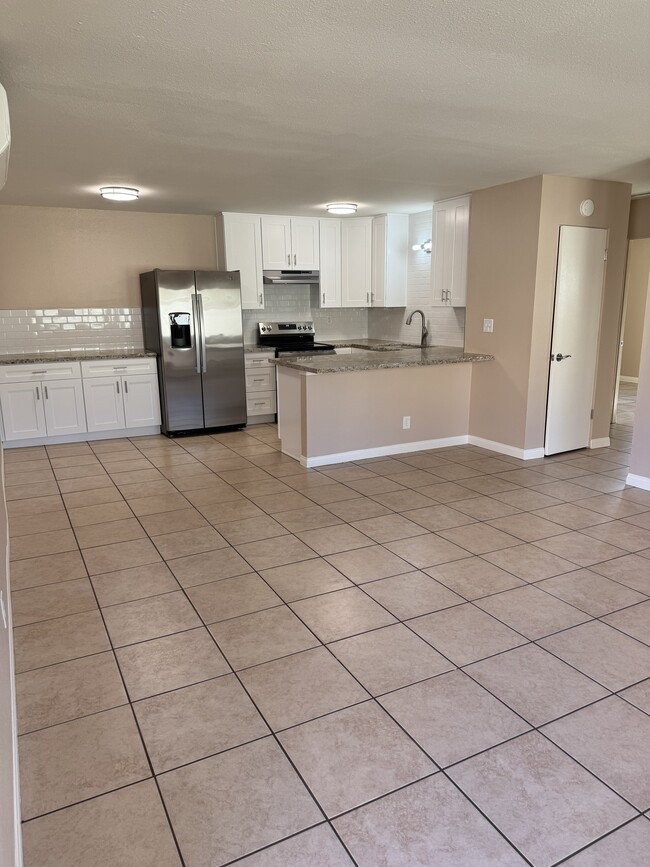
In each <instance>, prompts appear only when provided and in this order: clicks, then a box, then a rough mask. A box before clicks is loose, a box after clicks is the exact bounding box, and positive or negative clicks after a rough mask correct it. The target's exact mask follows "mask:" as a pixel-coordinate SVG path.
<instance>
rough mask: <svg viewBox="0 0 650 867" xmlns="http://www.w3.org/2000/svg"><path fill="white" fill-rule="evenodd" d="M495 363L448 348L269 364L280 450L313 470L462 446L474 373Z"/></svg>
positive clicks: (372, 352) (299, 358)
mask: <svg viewBox="0 0 650 867" xmlns="http://www.w3.org/2000/svg"><path fill="white" fill-rule="evenodd" d="M492 360H493V356H490V355H475V354H471V353H465V352H463V350H462V349H456V348H451V347H424V348H420V347H408V348H404V347H394V348H393V349H392V351H377V350H376V349H374V348H373V350H369V351H360V352H356V353H354V354H351V355H326V354H321V355H317V356H297V357H293V356H290V357H283V358H278V359H274V360H273V363H274V364H275V365H276V369H277V386H278V426H279V436H280V440H281V444H282V445H281V448H282V451H283V452H284V453H285V454H287V455H290V456H291V457H293V458H296V459H297V460H299V461H300V462H301V464H302V465H303V466H305V467H317V466H323V465H326V464H334V463H342V462H345V461H353V460H362V459H365V458H373V457H381V456H383V455H392V454H403V453H406V452H415V451H422V450H427V449H435V448H441V447H445V446H451V445H460V444H462V443H466V442H468V434H469V406H470V390H471V379H472V367H473V365H474V364H475V363H481V362H490V361H492Z"/></svg>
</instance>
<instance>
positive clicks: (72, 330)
mask: <svg viewBox="0 0 650 867" xmlns="http://www.w3.org/2000/svg"><path fill="white" fill-rule="evenodd" d="M0 328H1V329H2V335H1V336H0V356H2V355H27V354H29V355H32V354H37V353H39V352H60V353H66V352H79V351H81V350H92V351H101V350H104V349H116V350H135V351H139V350H142V349H143V335H142V311H141V310H140V308H139V307H104V308H102V307H95V308H88V307H76V308H72V307H64V308H58V309H55V308H48V309H42V310H0Z"/></svg>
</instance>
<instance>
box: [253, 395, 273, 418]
mask: <svg viewBox="0 0 650 867" xmlns="http://www.w3.org/2000/svg"><path fill="white" fill-rule="evenodd" d="M275 411H276V402H275V392H274V391H261V392H259V394H249V395H246V412H247V414H248V415H270V414H271V413H274V412H275Z"/></svg>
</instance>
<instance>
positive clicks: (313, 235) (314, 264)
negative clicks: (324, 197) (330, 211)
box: [291, 217, 320, 271]
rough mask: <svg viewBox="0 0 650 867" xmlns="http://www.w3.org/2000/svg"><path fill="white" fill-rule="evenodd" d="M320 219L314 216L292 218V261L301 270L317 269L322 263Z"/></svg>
mask: <svg viewBox="0 0 650 867" xmlns="http://www.w3.org/2000/svg"><path fill="white" fill-rule="evenodd" d="M319 224H320V220H316V219H314V218H313V217H292V218H291V251H292V252H291V255H292V258H291V263H292V267H294V268H299V269H300V270H301V271H317V270H318V268H319V265H320V243H319Z"/></svg>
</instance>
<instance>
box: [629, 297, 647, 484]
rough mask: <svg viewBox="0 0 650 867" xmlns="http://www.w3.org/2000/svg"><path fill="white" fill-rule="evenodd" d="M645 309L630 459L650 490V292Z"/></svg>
mask: <svg viewBox="0 0 650 867" xmlns="http://www.w3.org/2000/svg"><path fill="white" fill-rule="evenodd" d="M648 296H649V300H648V301H647V303H646V308H645V326H644V337H643V345H642V347H641V363H640V367H639V388H638V391H637V398H636V412H635V417H634V438H633V440H632V454H631V458H630V473H631V474H634V475H636V476H641V477H642V479H645V484H644V487H646V488H648V489H650V291H649V293H648Z"/></svg>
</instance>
